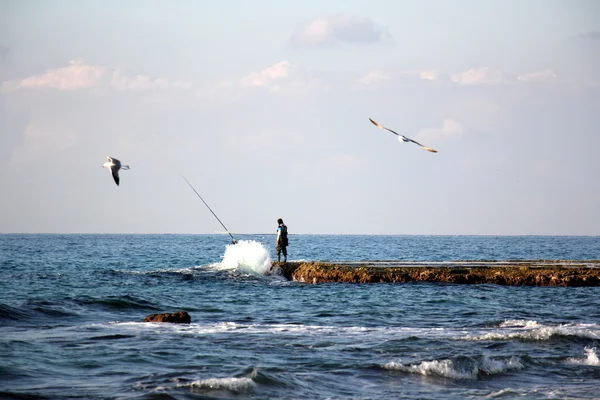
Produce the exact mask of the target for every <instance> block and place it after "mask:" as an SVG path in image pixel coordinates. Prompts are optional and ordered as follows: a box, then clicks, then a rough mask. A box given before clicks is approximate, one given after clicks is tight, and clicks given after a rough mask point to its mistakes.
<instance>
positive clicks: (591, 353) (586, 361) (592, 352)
mask: <svg viewBox="0 0 600 400" xmlns="http://www.w3.org/2000/svg"><path fill="white" fill-rule="evenodd" d="M583 351H584V353H585V357H583V358H576V357H569V358H567V360H566V363H567V364H574V365H592V366H600V359H598V355H597V354H596V348H595V347H585V348H584V349H583Z"/></svg>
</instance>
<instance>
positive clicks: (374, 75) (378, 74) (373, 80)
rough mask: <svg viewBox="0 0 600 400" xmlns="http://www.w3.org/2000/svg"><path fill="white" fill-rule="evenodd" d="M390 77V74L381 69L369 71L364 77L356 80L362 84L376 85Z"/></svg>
mask: <svg viewBox="0 0 600 400" xmlns="http://www.w3.org/2000/svg"><path fill="white" fill-rule="evenodd" d="M390 79H392V76H391V75H390V74H388V73H387V72H383V71H371V72H369V73H368V74H367V75H365V76H364V77H362V78H361V79H359V80H358V83H362V84H363V85H376V84H378V83H381V82H386V81H389V80H390Z"/></svg>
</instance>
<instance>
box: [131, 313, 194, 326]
mask: <svg viewBox="0 0 600 400" xmlns="http://www.w3.org/2000/svg"><path fill="white" fill-rule="evenodd" d="M191 321H192V317H190V314H188V313H187V312H185V311H177V312H174V313H170V314H169V313H163V314H152V315H148V316H147V317H146V318H144V321H143V322H171V323H174V324H189V323H190V322H191Z"/></svg>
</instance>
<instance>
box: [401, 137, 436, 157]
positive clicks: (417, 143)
mask: <svg viewBox="0 0 600 400" xmlns="http://www.w3.org/2000/svg"><path fill="white" fill-rule="evenodd" d="M405 137H406V136H405ZM407 139H408V140H409V141H410V142H413V143H414V144H416V145H419V146H421V147H422V148H424V149H425V150H427V151H430V152H432V153H437V150H434V149H432V148H431V147H427V146H423V145H422V144H421V143H419V142H417V141H416V140H412V139H411V138H407Z"/></svg>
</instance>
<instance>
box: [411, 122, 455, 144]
mask: <svg viewBox="0 0 600 400" xmlns="http://www.w3.org/2000/svg"><path fill="white" fill-rule="evenodd" d="M463 133H464V128H463V126H462V124H460V123H459V122H457V121H455V120H453V119H450V118H446V119H444V125H443V126H442V127H441V128H425V129H422V130H421V131H419V133H418V134H417V140H431V141H436V140H443V139H458V138H461V137H462V136H463Z"/></svg>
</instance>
